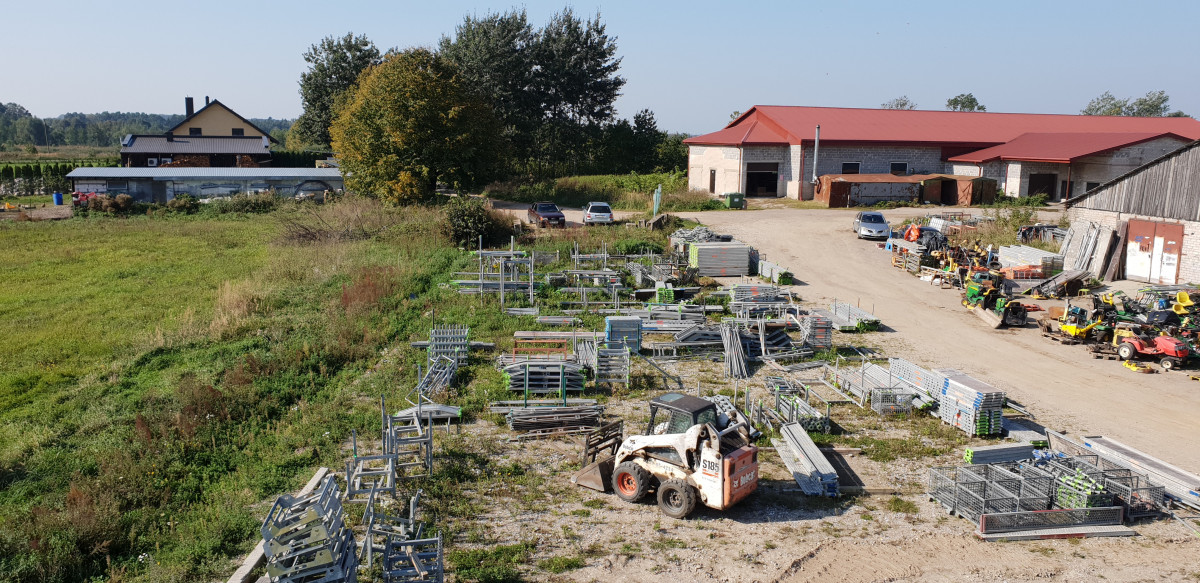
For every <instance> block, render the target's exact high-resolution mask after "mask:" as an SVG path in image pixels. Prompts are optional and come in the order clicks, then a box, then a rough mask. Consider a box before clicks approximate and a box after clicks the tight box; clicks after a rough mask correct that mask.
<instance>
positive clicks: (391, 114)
mask: <svg viewBox="0 0 1200 583" xmlns="http://www.w3.org/2000/svg"><path fill="white" fill-rule="evenodd" d="M456 73H457V69H456V68H455V67H454V65H453V64H452V63H450V62H449V61H448V60H446V59H444V58H441V57H439V56H438V55H436V54H434V53H432V52H430V51H428V50H425V49H411V50H408V51H404V52H401V53H394V54H390V55H389V56H388V57H387V58H386V59H384V61H383V62H382V63H381V64H379V65H376V66H373V67H370V68H369V69H367V70H366V71H364V72H363V74H362V75H361V76H360V78H359V80H358V82H357V83H356V84H355V87H354V88H353V89H352V90H351V91H350V92H349V93H348V94H347V96H346V98H345V99H344V100H342V101H341V103H340V107H339V110H338V114H337V117H336V119H335V120H334V122H333V125H332V127H331V128H330V134H331V136H332V139H333V142H332V144H333V148H334V150H335V151H336V152H338V156H339V158H340V160H341V165H342V170H343V172H344V173H345V175H346V186H347V188H349V189H350V190H354V191H357V192H359V193H361V194H364V195H368V196H376V197H379V198H381V199H384V200H388V201H391V202H394V203H401V204H402V203H410V202H415V201H418V200H421V199H422V198H425V197H428V196H430V195H432V194H433V192H434V188H435V187H436V185H437V184H438V183H439V182H441V183H444V184H447V185H449V186H452V187H455V188H474V187H477V186H481V185H482V184H485V183H486V182H488V181H490V180H492V179H494V178H495V177H496V173H497V170H498V168H499V166H500V161H501V152H500V151H499V145H500V144H501V143H502V140H501V138H500V127H499V123H498V122H497V121H496V118H495V116H494V115H493V113H492V109H491V107H490V106H489V105H488V104H487V103H485V102H484V101H483V100H481V99H480V98H479V97H478V96H476V95H475V94H473V93H472V92H470V91H468V90H467V89H466V88H465V87H463V85H462V83H461V82H460V81H459V79H458V78H457V76H456Z"/></svg>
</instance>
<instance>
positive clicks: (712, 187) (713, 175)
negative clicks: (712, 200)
mask: <svg viewBox="0 0 1200 583" xmlns="http://www.w3.org/2000/svg"><path fill="white" fill-rule="evenodd" d="M708 193H709V194H716V193H717V171H716V170H709V171H708Z"/></svg>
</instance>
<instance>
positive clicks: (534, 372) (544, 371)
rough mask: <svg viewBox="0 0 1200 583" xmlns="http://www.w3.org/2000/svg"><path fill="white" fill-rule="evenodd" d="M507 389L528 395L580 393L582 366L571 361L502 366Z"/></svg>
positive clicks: (530, 362)
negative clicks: (506, 380)
mask: <svg viewBox="0 0 1200 583" xmlns="http://www.w3.org/2000/svg"><path fill="white" fill-rule="evenodd" d="M504 375H505V376H506V377H507V379H508V390H510V391H513V392H516V393H523V394H524V395H525V396H526V397H528V396H529V395H559V396H562V397H565V396H566V394H567V393H581V392H583V389H584V376H583V366H582V365H580V364H576V363H572V362H565V361H562V362H537V361H532V360H531V361H526V362H520V363H516V364H511V365H508V366H506V367H504Z"/></svg>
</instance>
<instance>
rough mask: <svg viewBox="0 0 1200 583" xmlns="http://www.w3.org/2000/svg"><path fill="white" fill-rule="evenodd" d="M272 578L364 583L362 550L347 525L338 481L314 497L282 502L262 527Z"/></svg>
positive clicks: (328, 481) (292, 582)
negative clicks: (360, 562)
mask: <svg viewBox="0 0 1200 583" xmlns="http://www.w3.org/2000/svg"><path fill="white" fill-rule="evenodd" d="M261 532H262V537H263V552H264V554H265V555H266V559H267V564H266V570H267V576H268V577H270V579H271V581H272V582H273V583H308V582H314V581H321V582H334V581H339V582H349V583H353V582H354V581H357V580H358V549H357V547H356V545H355V542H354V532H353V531H352V530H351V529H350V528H349V527H347V526H346V524H345V512H344V511H343V509H342V503H341V498H340V496H339V495H338V487H337V480H336V479H335V478H334V477H333V476H328V477H326V478H325V480H324V481H322V482H321V485H320V486H319V487H318V488H317V491H316V492H315V493H314V494H312V495H311V496H306V497H295V496H290V495H286V494H285V495H283V496H280V497H279V498H278V499H277V500H276V501H275V504H274V505H273V506H271V510H270V511H269V512H267V517H266V519H265V520H264V521H263V525H262V529H261Z"/></svg>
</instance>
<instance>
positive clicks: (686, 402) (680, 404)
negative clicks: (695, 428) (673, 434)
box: [650, 393, 716, 414]
mask: <svg viewBox="0 0 1200 583" xmlns="http://www.w3.org/2000/svg"><path fill="white" fill-rule="evenodd" d="M650 405H651V406H652V407H662V408H664V409H674V410H676V411H682V412H684V413H688V414H693V413H696V412H698V411H703V410H705V409H710V408H713V407H716V405H714V404H713V403H712V401H706V400H704V399H701V398H699V397H693V396H691V395H685V394H683V393H667V394H665V395H663V396H661V397H655V398H653V399H650Z"/></svg>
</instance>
